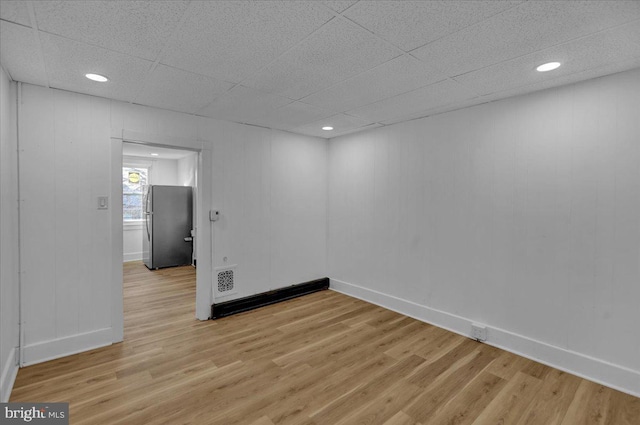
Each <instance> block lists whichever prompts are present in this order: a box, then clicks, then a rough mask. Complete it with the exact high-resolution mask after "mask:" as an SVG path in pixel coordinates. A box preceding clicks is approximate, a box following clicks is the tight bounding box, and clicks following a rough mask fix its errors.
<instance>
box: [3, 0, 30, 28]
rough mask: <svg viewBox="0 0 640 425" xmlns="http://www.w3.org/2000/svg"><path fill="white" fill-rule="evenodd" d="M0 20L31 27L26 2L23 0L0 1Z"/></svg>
mask: <svg viewBox="0 0 640 425" xmlns="http://www.w3.org/2000/svg"><path fill="white" fill-rule="evenodd" d="M0 19H3V20H5V21H9V22H15V23H16V24H20V25H26V26H28V27H30V26H31V18H29V10H28V9H27V2H25V1H24V0H20V1H14V0H2V1H1V2H0Z"/></svg>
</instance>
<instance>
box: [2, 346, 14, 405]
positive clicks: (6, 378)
mask: <svg viewBox="0 0 640 425" xmlns="http://www.w3.org/2000/svg"><path fill="white" fill-rule="evenodd" d="M17 375H18V366H17V365H16V349H15V348H12V349H11V351H10V352H9V357H8V358H7V361H6V362H5V364H4V365H3V367H2V375H0V403H6V402H8V401H9V397H10V396H11V390H12V389H13V383H14V382H15V381H16V376H17Z"/></svg>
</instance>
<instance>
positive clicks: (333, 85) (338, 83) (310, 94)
mask: <svg viewBox="0 0 640 425" xmlns="http://www.w3.org/2000/svg"><path fill="white" fill-rule="evenodd" d="M400 56H405V55H399V56H394V57H392V58H391V59H389V60H386V61H384V62H382V63H381V64H379V65H376V66H374V67H373V68H368V69H365V70H364V71H362V72H358V73H357V74H354V75H352V76H350V77H348V78H345V79H344V80H340V81H338V82H337V83H335V84H331V85H330V86H327V87H323V88H321V89H320V90H316V91H314V92H312V93H309V94H306V95H304V96H303V97H301V98H298V99H294V100H297V101H298V102H302V103H305V104H307V105H311V104H310V103H307V102H305V101H304V99H306V98H307V97H310V96H313V95H315V94H318V93H320V92H323V91H325V90H331V89H332V88H334V87H337V86H339V85H340V84H343V83H346V82H348V81H349V80H352V79H354V78H357V77H359V76H360V75H363V74H366V73H367V72H369V71H372V70H374V69H376V68H379V67H381V66H383V65H385V64H387V63H389V62H391V61H394V60H396V59H398V58H399V57H400ZM420 62H422V61H420ZM441 74H442V75H444V74H443V73H441ZM311 106H314V105H311Z"/></svg>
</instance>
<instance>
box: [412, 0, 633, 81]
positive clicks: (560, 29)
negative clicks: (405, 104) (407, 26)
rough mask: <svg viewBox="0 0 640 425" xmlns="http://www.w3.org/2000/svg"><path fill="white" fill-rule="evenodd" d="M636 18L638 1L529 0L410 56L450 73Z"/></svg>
mask: <svg viewBox="0 0 640 425" xmlns="http://www.w3.org/2000/svg"><path fill="white" fill-rule="evenodd" d="M639 18H640V1H590V2H584V1H581V2H578V1H570V2H569V1H528V2H526V3H523V4H522V5H519V6H517V7H515V8H513V9H510V10H508V11H506V12H504V13H501V14H499V15H496V16H494V17H492V18H490V19H487V20H485V21H483V22H481V23H479V24H477V25H473V26H471V27H468V28H465V29H463V30H461V31H459V32H457V33H455V34H452V35H450V36H447V37H444V38H441V39H440V40H437V41H434V42H433V43H430V44H428V45H426V46H424V47H421V48H419V49H417V50H414V51H413V52H412V54H414V55H415V56H416V57H418V58H420V59H422V60H424V61H425V62H427V63H429V64H431V65H433V66H434V67H436V68H438V69H439V70H441V71H442V72H444V73H445V74H447V75H449V76H456V75H460V74H464V73H466V72H469V71H472V70H476V69H480V68H483V67H486V66H490V65H493V64H496V63H500V62H503V61H505V60H509V59H513V58H516V57H519V56H522V55H526V54H529V53H532V52H535V51H537V50H540V49H543V48H547V47H550V46H554V45H557V44H560V43H563V42H566V41H569V40H572V39H574V38H576V37H580V36H584V35H587V34H591V33H594V32H596V31H600V30H603V29H606V28H610V27H613V26H615V25H619V24H623V23H626V22H630V21H632V20H636V19H639Z"/></svg>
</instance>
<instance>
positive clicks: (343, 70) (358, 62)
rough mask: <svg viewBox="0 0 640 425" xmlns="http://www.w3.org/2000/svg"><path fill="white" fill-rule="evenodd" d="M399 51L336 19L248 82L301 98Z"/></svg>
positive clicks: (250, 84)
mask: <svg viewBox="0 0 640 425" xmlns="http://www.w3.org/2000/svg"><path fill="white" fill-rule="evenodd" d="M399 54H400V53H399V52H398V51H397V50H396V49H394V48H393V47H391V46H389V45H387V44H386V43H385V42H383V41H381V40H379V39H378V38H377V37H375V36H374V35H372V34H371V33H369V32H368V31H366V30H364V29H362V28H360V27H358V26H356V25H353V24H352V23H350V22H347V21H345V20H343V19H334V20H332V21H331V22H329V23H328V24H326V25H325V26H323V27H322V28H321V29H320V30H318V31H317V32H316V33H314V34H313V35H312V36H311V37H309V38H307V39H306V40H305V41H304V42H302V43H300V44H299V45H297V46H296V47H295V48H293V49H291V50H290V51H288V52H287V53H285V54H284V55H282V56H281V57H280V58H279V59H278V61H277V62H275V63H273V64H271V65H269V66H268V67H266V68H265V69H263V70H262V71H261V73H260V75H257V76H256V77H254V78H250V79H248V80H247V81H245V83H244V84H246V85H249V86H252V87H255V88H257V89H261V90H264V91H268V92H271V93H276V94H279V95H281V96H285V97H289V98H291V99H300V98H302V97H305V96H307V95H309V94H311V93H314V92H317V91H319V90H322V89H325V88H328V87H330V86H332V85H334V84H337V83H339V82H341V81H343V80H345V79H347V78H349V77H352V76H354V75H357V74H359V73H361V72H363V71H366V70H368V69H370V68H373V67H375V66H377V65H379V64H381V63H384V62H386V61H388V60H390V59H392V58H394V57H396V56H398V55H399Z"/></svg>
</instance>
